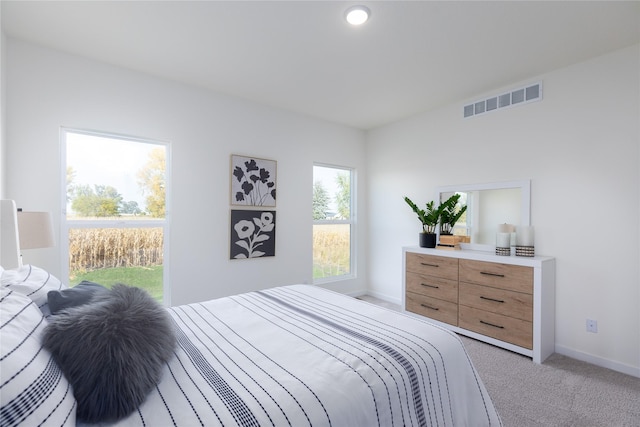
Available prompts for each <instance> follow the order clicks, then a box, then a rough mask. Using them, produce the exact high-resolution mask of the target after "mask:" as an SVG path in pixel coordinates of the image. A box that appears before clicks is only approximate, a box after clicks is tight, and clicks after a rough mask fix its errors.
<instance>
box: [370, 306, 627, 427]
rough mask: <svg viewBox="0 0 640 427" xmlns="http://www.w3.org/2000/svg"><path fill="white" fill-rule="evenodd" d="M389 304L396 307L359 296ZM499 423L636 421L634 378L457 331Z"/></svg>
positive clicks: (588, 426) (578, 425)
mask: <svg viewBox="0 0 640 427" xmlns="http://www.w3.org/2000/svg"><path fill="white" fill-rule="evenodd" d="M360 299H363V300H365V301H369V302H371V303H374V304H378V305H381V306H385V307H387V308H390V309H392V310H400V307H399V306H397V305H395V304H391V303H388V302H385V301H381V300H379V299H376V298H373V297H369V296H364V297H360ZM460 338H461V339H462V341H463V343H464V345H465V347H466V349H467V352H468V353H469V356H470V357H471V360H472V361H473V364H474V366H475V367H476V370H477V371H478V373H479V375H480V377H481V378H482V381H483V382H484V384H485V386H486V388H487V391H488V392H489V395H490V396H491V399H492V400H493V403H494V405H495V407H496V409H497V410H498V413H499V414H500V417H501V418H502V422H503V424H504V426H505V427H540V426H554V427H555V426H566V427H569V426H571V427H640V378H636V377H632V376H630V375H625V374H622V373H619V372H616V371H612V370H610V369H606V368H601V367H599V366H595V365H592V364H589V363H586V362H581V361H579V360H575V359H572V358H570V357H566V356H563V355H560V354H553V355H551V357H549V358H548V359H547V360H546V361H545V362H544V363H543V364H541V365H538V364H535V363H533V362H532V361H531V359H530V358H528V357H525V356H522V355H520V354H517V353H513V352H511V351H508V350H504V349H502V348H499V347H496V346H493V345H490V344H486V343H484V342H481V341H477V340H474V339H471V338H468V337H464V336H460Z"/></svg>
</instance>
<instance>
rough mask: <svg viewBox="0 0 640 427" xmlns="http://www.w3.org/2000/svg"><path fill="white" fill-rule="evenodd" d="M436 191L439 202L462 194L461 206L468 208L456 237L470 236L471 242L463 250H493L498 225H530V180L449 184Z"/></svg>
mask: <svg viewBox="0 0 640 427" xmlns="http://www.w3.org/2000/svg"><path fill="white" fill-rule="evenodd" d="M436 191H437V194H436V200H438V201H439V202H440V203H442V202H443V201H445V200H447V199H448V198H449V197H450V196H451V195H453V194H455V193H460V195H461V197H460V203H463V204H464V203H466V205H467V206H468V207H467V212H466V213H465V215H463V217H462V218H461V219H460V220H459V221H458V222H457V223H456V225H455V227H454V230H453V234H458V235H462V236H469V237H470V243H461V247H462V248H463V249H474V250H485V251H493V250H494V248H495V246H496V233H497V232H498V224H505V223H506V224H513V225H516V226H518V225H531V224H530V212H531V207H530V201H531V181H529V180H525V181H509V182H496V183H489V184H469V185H450V186H445V187H439V188H437V189H436ZM438 233H439V230H438ZM438 237H439V236H438Z"/></svg>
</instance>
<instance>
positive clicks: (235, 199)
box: [231, 154, 277, 207]
mask: <svg viewBox="0 0 640 427" xmlns="http://www.w3.org/2000/svg"><path fill="white" fill-rule="evenodd" d="M276 167H277V164H276V161H275V160H266V159H258V158H255V157H246V156H238V155H236V154H232V155H231V204H232V205H241V206H264V207H275V206H276Z"/></svg>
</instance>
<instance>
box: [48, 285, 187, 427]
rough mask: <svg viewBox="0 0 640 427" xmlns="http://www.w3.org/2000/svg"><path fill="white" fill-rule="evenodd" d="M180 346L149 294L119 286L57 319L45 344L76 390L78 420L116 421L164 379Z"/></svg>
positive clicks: (165, 313) (52, 321) (168, 319)
mask: <svg viewBox="0 0 640 427" xmlns="http://www.w3.org/2000/svg"><path fill="white" fill-rule="evenodd" d="M175 345H176V338H175V330H174V324H173V321H172V319H171V316H170V315H169V313H168V311H167V310H166V309H165V308H164V307H162V306H161V305H160V304H158V302H156V301H155V300H154V299H153V298H152V297H151V296H150V295H149V294H148V293H147V292H146V291H144V290H143V289H140V288H135V287H129V286H126V285H115V286H113V288H112V289H111V291H109V292H104V293H102V292H101V293H97V294H96V295H94V296H93V298H92V300H91V302H90V303H89V304H85V305H81V306H78V307H72V308H68V309H66V310H63V311H61V312H60V313H59V314H57V315H55V316H52V317H51V319H50V322H49V325H48V326H47V328H46V330H45V335H44V346H45V348H47V349H49V350H50V351H51V353H52V354H53V358H54V360H55V361H56V362H57V363H58V366H59V367H60V369H61V370H62V372H63V373H64V374H65V376H66V378H67V379H68V380H69V382H70V383H71V385H72V386H73V392H74V395H75V397H76V400H77V402H78V408H77V418H78V419H79V420H81V421H87V422H101V421H116V420H118V419H121V418H123V417H125V416H127V415H129V414H130V413H131V412H133V411H134V410H135V409H136V408H138V406H140V404H142V402H144V400H145V399H146V397H147V395H148V394H149V392H150V391H151V390H152V389H153V387H155V385H156V384H157V383H158V382H159V381H160V377H161V375H162V371H163V368H164V366H165V363H166V362H167V361H168V360H169V359H170V358H171V357H172V356H173V351H174V348H175Z"/></svg>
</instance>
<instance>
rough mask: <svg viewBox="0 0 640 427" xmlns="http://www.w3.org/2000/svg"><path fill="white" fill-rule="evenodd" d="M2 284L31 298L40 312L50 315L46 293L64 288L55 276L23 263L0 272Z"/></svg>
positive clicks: (65, 286)
mask: <svg viewBox="0 0 640 427" xmlns="http://www.w3.org/2000/svg"><path fill="white" fill-rule="evenodd" d="M1 274H2V276H1V280H2V286H3V287H7V288H9V289H11V290H12V291H16V292H18V293H21V294H23V295H26V296H28V297H29V298H31V300H32V301H33V302H35V303H36V305H37V306H38V308H39V309H40V311H42V314H44V315H45V316H50V315H51V311H50V310H49V304H48V303H47V293H48V292H49V291H60V290H62V289H66V288H67V285H65V284H63V283H62V282H61V281H60V280H58V279H57V278H56V277H55V276H53V275H52V274H50V273H48V272H47V271H45V270H43V269H42V268H40V267H36V266H34V265H29V264H27V265H24V266H22V267H18V268H16V269H12V270H4V271H2V272H1Z"/></svg>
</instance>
